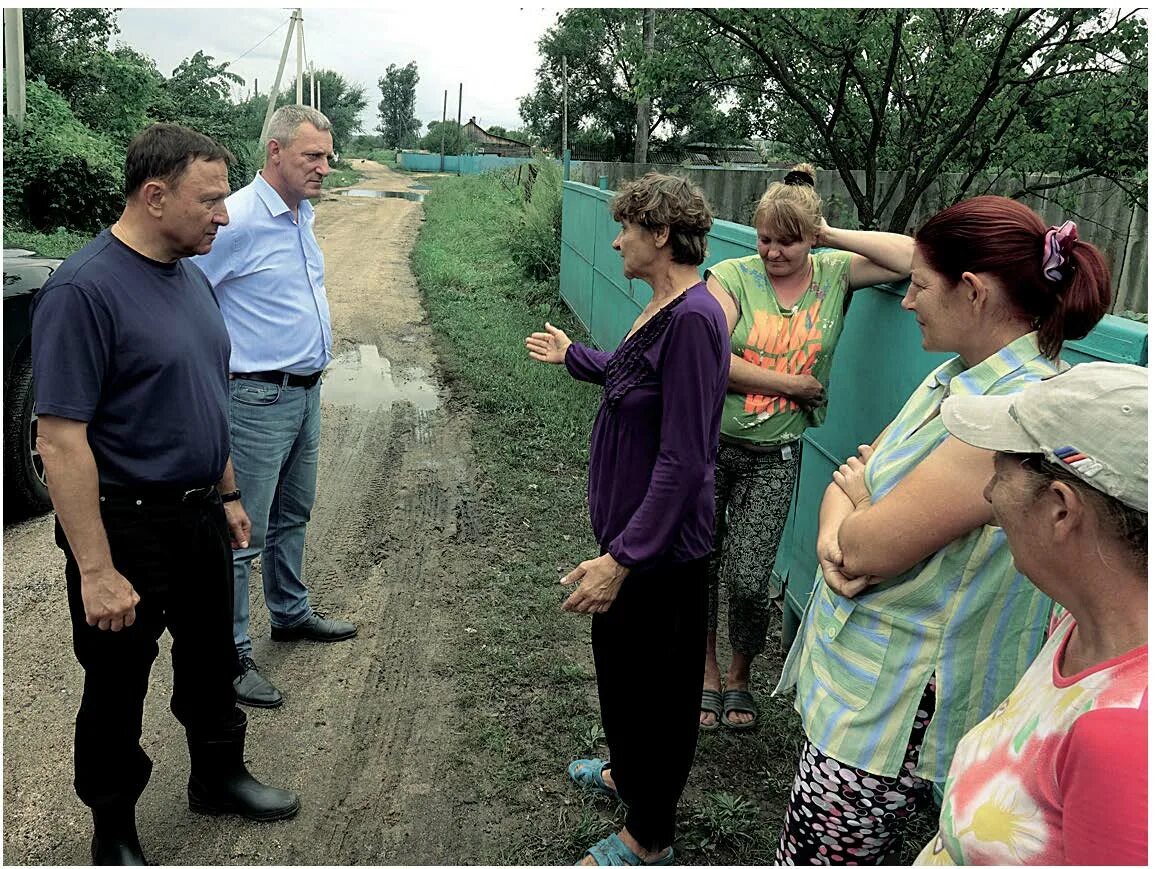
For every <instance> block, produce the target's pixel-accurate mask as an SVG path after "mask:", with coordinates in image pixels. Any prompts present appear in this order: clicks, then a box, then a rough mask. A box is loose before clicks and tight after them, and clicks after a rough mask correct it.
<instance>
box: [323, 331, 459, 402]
mask: <svg viewBox="0 0 1156 869" xmlns="http://www.w3.org/2000/svg"><path fill="white" fill-rule="evenodd" d="M398 375H399V376H398V377H397V378H395V377H394V371H393V364H392V363H391V362H390V361H389V360H388V359H386V358H385V357H383V356H382V355H381V354H380V353H378V351H377V348H376V347H375V346H373V345H372V344H361V345H358V347H357V349H356V350H347V351H346V352H344V353H341V354H339V355H338V356H337V357H336V358H335V359H334V360H333V361H332V362H331V363H330V364H329V367H328V368H327V369H326V370H325V379H324V380H322V381H321V400H322V401H324V402H326V403H328V404H343V405H351V406H353V407H358V408H361V409H362V410H377V409H378V408H380V407H388V406H389V405H391V404H393V403H394V402H397V401H408V402H409V403H410V404H412V405H413V406H414V407H416V408H417V409H418V410H433V409H434V408H436V407H437V406H438V401H439V399H438V394H437V388H436V387H435V386H434V385H433V384H432V383H430V381H429V379H428V374H427V373H426V372H425V371H423V370H422V369H420V368H406V369H401V370H399V371H398Z"/></svg>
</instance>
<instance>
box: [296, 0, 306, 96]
mask: <svg viewBox="0 0 1156 869" xmlns="http://www.w3.org/2000/svg"><path fill="white" fill-rule="evenodd" d="M296 14H297V105H299V106H300V105H303V103H302V102H301V77H302V75H303V74H304V72H305V22H304V21H302V20H301V10H300V9H298V10H297V11H296Z"/></svg>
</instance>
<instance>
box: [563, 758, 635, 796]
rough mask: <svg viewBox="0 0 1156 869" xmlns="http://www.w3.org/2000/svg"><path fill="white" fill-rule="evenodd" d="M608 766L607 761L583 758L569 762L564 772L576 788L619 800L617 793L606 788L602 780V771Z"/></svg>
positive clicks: (612, 789)
mask: <svg viewBox="0 0 1156 869" xmlns="http://www.w3.org/2000/svg"><path fill="white" fill-rule="evenodd" d="M609 766H610V763H609V761H604V760H601V759H599V758H597V757H583V758H580V759H578V760H574V761H571V762H570V765H569V766H568V767H566V772H567V773H568V774H569V776H570V781H572V782H574V784H576V785H578V787H580V788H583V789H585V790H589V791H594V793H596V794H605V795H606V796H608V797H614V799H616V800H619V799H621V798H620V797H619V796H618V791H616V790H615V789H614V788H612V787H607V785H606V781H605V779H603V778H602V771H603V770H605V769H606V768H607V767H609Z"/></svg>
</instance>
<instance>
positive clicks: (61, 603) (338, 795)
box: [4, 161, 488, 864]
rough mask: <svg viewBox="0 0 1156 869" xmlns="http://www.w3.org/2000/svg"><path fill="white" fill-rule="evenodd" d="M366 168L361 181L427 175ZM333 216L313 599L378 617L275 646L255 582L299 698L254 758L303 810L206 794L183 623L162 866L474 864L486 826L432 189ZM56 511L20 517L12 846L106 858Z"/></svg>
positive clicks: (7, 777)
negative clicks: (91, 796)
mask: <svg viewBox="0 0 1156 869" xmlns="http://www.w3.org/2000/svg"><path fill="white" fill-rule="evenodd" d="M366 164H367V165H365V166H361V165H358V168H359V169H361V170H362V171H365V172H366V173H367V177H366V179H365V180H364V181H363V182H362V183H361V184H359V185H358V186H359V187H364V188H366V189H377V190H396V191H403V190H405V189H407V188H408V187H409V186H410V185H411V184H413V183H414V179H412V178H410V177H408V176H402V175H399V174H397V173H393V172H391V171H389V170H388V169H386V168H385V167H381V166H378V165H377V164H369V163H368V161H366ZM317 214H318V217H317V234H318V238H319V240H320V242H321V247H322V250H323V251H324V253H325V257H326V285H327V289H328V292H329V300H330V306H331V309H332V313H333V333H334V344H335V352H337V353H338V354H341V355H340V361H341V364H340V365H339V366H338V367H337V368H335V369H334V375H333V379H332V380H331V379H330V378H329V377H327V382H326V384H325V385H324V386H323V390H322V399H323V402H324V416H323V426H322V446H321V464H320V468H319V484H318V494H317V503H316V507H315V509H314V514H313V518H312V521H311V522H310V525H309V532H308V538H307V548H306V563H305V574H306V577H307V582H308V584H309V586H310V589H311V596H312V599H313V603H314V605H315V606H317V607H318V608H320V609H322V610H325V611H327V612H329V613H331V614H333V615H337V616H341V617H347V618H351V619H352V620H353V621H355V622H356V623H357V624H358V626H359V629H360V630H359V634H358V636H357V638H356V639H355V640H353V641H350V642H346V643H339V644H335V645H332V646H319V645H305V644H273V643H272V642H271V641H270V640H269V637H268V632H269V624H268V615H267V611H266V610H265V608H264V605H263V603H262V601H261V598H260V592H259V579H258V578H256V577H255V578H254V584H253V591H254V594H253V598H252V605H253V609H252V611H253V613H254V616H253V624H252V627H253V637H254V654H255V657H256V658H257V660H258V662H259V664H260V665H261V666H262V669H263V671H264V672H265V673H266V674H267V675H268V676H269V678H270V679H271V680H272V681H273V682H274V683H275V684H277V685H278V686H279V687H281V688H282V690H283V691H284V693H285V695H286V702H285V705H284V706H283V707H282V708H281V709H277V710H251V711H250V712H249V719H250V738H249V742H248V745H247V750H246V755H247V759H248V762H249V764H250V767H251V769H252V770H253V771H254V772H255V773H256V774H257V775H258V776H260V777H261V778H263V779H265V780H267V781H269V782H271V783H275V784H278V785H282V786H286V787H291V788H293V789H295V790H297V791H299V792H300V793H301V798H302V810H301V813H300V815H299V816H298V817H297V818H296V819H294V820H292V821H289V822H283V823H277V824H271V825H256V824H250V823H245V822H242V821H239V820H235V819H212V818H204V817H201V816H198V815H194V814H192V813H190V812H189V810H188V808H187V806H186V802H185V797H184V790H185V783H186V777H187V774H188V761H187V753H186V750H185V745H184V735H183V731H182V730H181V728H180V726H179V725H178V724H177V722H176V721H175V720H174V719H173V717H172V716H171V714H170V713H169V711H168V698H169V696H170V693H171V690H172V676H171V669H170V663H169V658H168V654H167V650H168V647H167V638H166V640H165V641H164V642H165V643H166V645H165V646H164V647H163V649H162V654H161V657H160V658H159V659H158V661H157V664H156V666H155V667H154V670H153V679H152V683H151V690H150V695H149V699H148V702H147V706H146V714H145V721H144V735H143V739H142V744H143V745H144V747H145V749H146V750H147V751H148V753H149V754H150V755H151V757H152V758H153V761H154V770H153V776H152V780H151V782H150V784H149V787H148V789H147V790H146V792H145V795H144V797H143V798H142V800H141V802H140V804H139V806H138V823H139V828H140V834H141V840H142V843H143V844H144V847H145V852H146V854H147V856H148V857H149V858H150V859H151V860H152V861H154V862H156V863H161V864H172V863H200V864H222V863H223V864H238V863H239V864H358V863H367V864H382V863H387V864H388V863H403V864H445V863H460V862H472V860H471V856H472V855H477V854H479V853H480V851H481V850H482V843H481V837H482V836H483V831H484V830H485V829H486V828H487V826H488V818H487V817H486V809H485V808H484V807H483V806H481V805H480V804H478V803H477V802H476V801H474V800H473V798H472V797H471V794H470V792H469V787H468V785H467V784H466V783H463V782H460V781H458V780H457V776H459V775H460V774H459V773H458V772H457V769H458V766H457V764H456V763H455V754H456V747H457V746H458V745H459V744H460V737H461V730H462V726H463V725H462V723H461V721H460V720H459V719H458V718H457V716H458V714H459V713H458V711H457V705H456V700H455V696H456V695H455V692H456V689H455V684H454V680H453V676H452V667H450V666H449V665H448V662H449V661H450V658H451V653H452V652H453V651H454V648H455V646H454V644H455V642H457V641H458V639H459V638H460V636H461V635H462V631H463V624H462V615H463V614H462V610H461V608H460V607H459V601H460V599H461V596H462V590H463V589H464V588H465V587H466V584H467V580H468V578H469V571H470V566H469V564H468V563H465V562H463V561H462V560H461V559H459V558H457V557H455V555H454V553H455V546H456V545H457V541H459V540H460V539H461V538H462V537H463V535H465V536H468V535H469V534H470V533H471V529H472V528H474V527H476V517H474V516H473V515H472V513H471V507H470V504H471V503H472V502H471V493H472V492H473V491H474V489H475V481H474V479H473V471H472V468H473V461H472V458H471V456H472V452H471V450H472V448H471V444H470V441H469V436H468V428H469V417H468V414H466V413H464V412H463V411H462V409H461V408H459V407H456V406H455V402H454V401H453V397H452V395H451V394H450V393H449V392H448V390H447V389H446V388H445V386H444V385H443V384H442V383H441V381H440V380H439V377H438V374H437V371H438V365H437V360H436V358H435V356H434V353H433V350H432V346H433V341H432V335H431V333H430V329H429V326H428V323H427V321H426V318H425V315H424V313H423V310H422V306H421V302H420V299H419V297H418V293H417V289H416V286H415V283H414V279H413V275H412V274H411V272H410V268H409V253H410V250H411V248H412V245H413V242H414V239H415V237H416V234H417V231H418V228H419V226H420V224H421V221H422V207H421V205H420V204H419V203H416V202H411V201H407V200H405V199H397V198H380V199H378V198H354V197H347V196H342V195H339V194H327V195H326V196H325V197H324V200H323V201H322V202H321V203H320V204H319V205H318V208H317ZM366 371H368V372H369V375H371V376H367V375H366ZM338 375H342V376H344V377H345V380H346V381H348V383H349V384H353V385H352V386H351V388H350V389H347V390H344V391H341V390H339V389H338V386H339V384H340V380H341V377H339V376H338ZM52 527H53V520H52V518H51V516H46V517H41V518H38V519H34V520H31V521H28V522H24V523H21V524H18V525H13V526H10V527H7V528H5V529H4V556H5V558H4V592H5V593H4V665H5V666H4V797H5V799H4V860H5V862H6V863H18V864H83V863H86V862H87V861H88V837H89V834H90V826H89V818H88V814H87V811H86V810H85V809H84V807H83V806H82V805H81V804H80V802H79V801H78V799H77V798H76V796H75V794H74V792H73V790H72V761H71V744H72V726H73V720H74V717H75V714H76V710H77V708H78V705H79V701H80V693H81V688H82V674H81V671H80V668H79V666H78V665H77V664H76V661H75V659H74V658H73V655H72V650H71V637H70V628H69V622H68V614H67V607H66V603H65V597H64V580H63V558H62V557H61V555H60V553H59V551H58V550H57V549H56V547H55V545H54V544H53V542H52ZM474 860H476V857H474Z"/></svg>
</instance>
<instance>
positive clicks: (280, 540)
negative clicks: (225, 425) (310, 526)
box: [193, 105, 357, 707]
mask: <svg viewBox="0 0 1156 869" xmlns="http://www.w3.org/2000/svg"><path fill="white" fill-rule="evenodd" d="M331 130H332V125H331V124H330V122H329V119H328V118H326V117H325V115H323V114H321V112H318V111H316V110H315V109H311V108H308V107H306V106H298V105H289V106H282V107H281V108H280V109H278V110H277V111H276V112H274V114H273V117H272V119H271V121H270V123H269V132H268V135H267V136H266V144H265V166H264V168H263V169H262V170H261V172H260V173H259V174H258V175H257V177H256V178H254V179H253V182H252V183H251V184H249V185H248V186H246V187H243V188H241V189H240V190H238V191H237V192H236V193H234V194H233V195H232V196H230V197H229V198H228V199H227V200H226V204H227V207H228V209H229V216H230V222H229V225H228V226H225V227H221V229H220V230H219V231H218V233H217V241H216V243H215V244H214V245H213V249H212V250H211V251H210V252H209V253H207V254H205V255H204V256H199V257H196V258H195V259H194V260H193V262H195V263H196V264H197V265H198V266H200V267H201V269H202V271H204V273H205V275H206V276H207V277H208V279H209V281H210V283H212V285H213V289H214V290H215V292H216V295H217V298H218V300H219V301H220V305H221V313H222V315H224V318H225V325H226V326H227V327H228V330H229V337H230V338H231V339H232V345H233V348H232V354H231V356H230V359H229V371H230V372H231V381H230V392H231V395H230V402H229V423H230V426H229V427H230V435H231V439H232V449H233V466H234V470H235V473H236V478H237V486H238V488H239V489H240V491H241V499H242V502H243V503H244V505H245V509H246V511H247V512H248V514H249V518H250V519H251V520H252V523H253V527H252V533H251V536H250V541H249V546H248V547H246V548H244V549H238V550H235V551H234V552H233V586H234V587H233V640H234V642H235V643H236V646H237V654H238V657H240V659H241V666H242V673H243V674H242V675H241V676H240V677H239V678H238V679H237V681H236V682H235V683H234V688H235V689H236V693H237V702H239V703H244V704H246V705H248V706H262V707H274V706H280V705H281V703H282V702H283V699H284V698H283V697H282V696H281V692H280V691H278V690H277V688H276V687H274V686H273V685H272V684H271V683H270V682H269V681H268V680H267V679H266V678H265V677H264V676H262V675H261V673H260V671H259V670H258V669H257V665H256V664H255V663H254V662H253V643H252V640H251V639H250V637H249V573H250V569H249V568H250V565H251V564H252V561H253V559H254V558H256V557H257V556H258V555H260V556H261V577H262V580H263V584H264V592H265V604H266V606H268V608H269V621H270V624H271V626H272V637H273V639H274V640H279V641H283V640H299V639H306V640H316V641H321V642H334V641H337V640H346V639H349V638H350V637H352V636H354V635H355V634H356V633H357V628H356V627H355V626H354V625H353V624H351V623H350V622H346V621H341V620H338V619H328V618H325V617H324V616H322V615H320V614H319V613H317V612H315V611H314V609H313V607H312V606H311V605H310V603H309V590H308V589H307V588H306V587H305V584H304V583H303V582H302V580H301V565H302V561H303V556H304V551H305V526H306V523H307V522H308V521H309V514H310V511H311V510H312V508H313V500H314V497H315V495H316V490H317V456H318V452H319V444H320V439H321V396H320V393H321V388H320V379H321V372H322V371H323V370H324V369H325V366H326V365H327V364H328V363H329V361H330V359H332V358H333V353H332V344H333V335H332V331H331V329H330V322H329V302H328V300H327V299H326V296H325V262H324V259H323V257H322V255H321V248H320V247H318V245H317V239H316V238H314V236H313V206H312V205H311V204H310V203H309V201H308V199H309V197H316V196H319V195H320V194H321V182H322V180H323V179H324V178H325V176H326V175H328V174H329V159H330V158H331V157H332V156H333V135H332V132H331ZM225 230H227V231H225Z"/></svg>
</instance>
